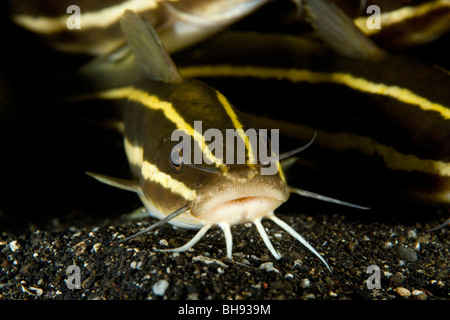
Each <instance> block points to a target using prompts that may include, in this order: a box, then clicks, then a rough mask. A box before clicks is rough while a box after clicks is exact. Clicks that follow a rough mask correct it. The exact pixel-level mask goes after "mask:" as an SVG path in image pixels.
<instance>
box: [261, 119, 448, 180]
mask: <svg viewBox="0 0 450 320" xmlns="http://www.w3.org/2000/svg"><path fill="white" fill-rule="evenodd" d="M257 120H258V119H257V118H256V117H255V119H254V121H257ZM264 123H265V124H266V123H268V124H270V126H277V127H280V128H283V131H284V133H285V134H287V135H289V136H291V137H293V138H299V139H303V140H304V139H307V138H308V137H309V136H310V135H311V133H312V132H314V131H316V129H313V128H311V127H308V126H305V125H300V124H296V123H291V122H288V121H283V120H273V119H270V120H267V122H266V121H265V122H264ZM316 143H317V144H319V145H322V146H327V147H328V148H330V149H333V150H336V151H345V150H357V151H359V152H361V153H362V154H364V155H366V156H373V155H374V154H378V155H379V156H380V157H381V158H382V159H383V160H384V163H385V165H386V167H387V168H390V169H392V170H402V171H405V172H412V171H417V172H422V173H426V174H430V175H436V176H440V177H450V163H449V162H445V161H440V160H431V159H421V158H418V157H417V156H415V155H411V154H403V153H401V152H399V151H397V150H396V149H394V148H393V147H390V146H387V145H384V144H381V143H379V142H377V141H375V140H374V139H373V138H370V137H366V136H360V135H355V134H351V133H345V132H328V131H323V130H320V131H319V132H318V134H317V138H316Z"/></svg>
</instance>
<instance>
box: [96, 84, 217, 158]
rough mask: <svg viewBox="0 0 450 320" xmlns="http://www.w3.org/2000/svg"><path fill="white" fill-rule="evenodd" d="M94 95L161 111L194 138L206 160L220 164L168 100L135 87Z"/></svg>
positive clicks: (201, 138) (200, 137)
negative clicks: (127, 101)
mask: <svg viewBox="0 0 450 320" xmlns="http://www.w3.org/2000/svg"><path fill="white" fill-rule="evenodd" d="M96 96H97V97H98V98H102V99H128V100H131V101H135V102H138V103H141V104H142V105H144V106H146V107H148V108H150V109H153V110H161V111H163V112H164V115H165V116H166V118H167V119H169V120H170V121H172V122H173V123H174V124H175V125H176V126H177V128H178V129H180V130H183V131H184V132H186V133H187V134H189V135H190V136H191V137H193V138H194V141H196V142H197V144H198V145H199V147H200V148H201V150H202V152H203V154H204V155H205V156H206V157H207V158H208V160H210V161H211V162H212V163H215V164H216V166H218V165H219V164H222V159H219V158H216V157H215V156H214V155H213V154H212V153H211V151H210V150H209V148H208V146H207V145H206V142H205V139H204V138H203V136H202V135H201V134H200V133H198V132H196V131H195V130H194V128H192V126H190V125H189V124H188V123H186V121H184V119H183V117H182V116H181V115H180V114H179V113H178V112H177V111H176V110H175V109H174V108H173V105H172V104H171V103H170V102H167V101H161V100H159V99H158V97H156V96H151V95H149V94H148V93H147V92H145V91H142V90H140V89H136V88H134V87H123V88H117V89H112V90H109V91H104V92H100V93H97V94H96Z"/></svg>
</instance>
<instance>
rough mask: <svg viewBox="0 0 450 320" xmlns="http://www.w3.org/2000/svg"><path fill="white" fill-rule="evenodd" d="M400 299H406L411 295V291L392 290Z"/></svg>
mask: <svg viewBox="0 0 450 320" xmlns="http://www.w3.org/2000/svg"><path fill="white" fill-rule="evenodd" d="M394 291H395V292H397V293H398V294H399V295H400V296H401V297H404V298H407V297H409V296H410V295H411V291H409V290H408V289H406V288H403V287H397V288H395V289H394Z"/></svg>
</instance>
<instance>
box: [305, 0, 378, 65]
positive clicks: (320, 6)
mask: <svg viewBox="0 0 450 320" xmlns="http://www.w3.org/2000/svg"><path fill="white" fill-rule="evenodd" d="M304 2H305V9H306V11H307V12H308V19H309V21H310V23H311V24H312V26H313V27H314V29H315V30H316V32H317V33H318V34H319V36H320V38H321V39H322V40H323V41H324V42H325V43H326V44H328V45H329V46H330V47H332V48H333V49H334V51H336V52H337V53H339V54H342V55H344V56H347V57H350V58H356V59H363V60H369V61H376V60H378V59H381V58H383V57H384V56H385V52H384V51H383V50H381V49H380V48H379V47H378V46H377V45H376V44H375V43H373V42H372V40H370V39H369V38H368V37H367V36H366V35H365V34H364V33H363V32H362V31H361V30H359V29H358V27H357V26H356V25H355V24H354V23H353V21H352V19H350V18H349V17H348V16H347V15H346V14H345V13H344V12H343V11H342V10H341V9H339V8H338V7H337V6H336V5H334V4H333V3H332V2H330V1H326V0H305V1H304Z"/></svg>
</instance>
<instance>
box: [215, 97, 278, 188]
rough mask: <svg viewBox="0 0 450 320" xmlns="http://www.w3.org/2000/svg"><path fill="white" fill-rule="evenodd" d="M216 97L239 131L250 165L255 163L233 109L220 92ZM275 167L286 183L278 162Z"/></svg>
mask: <svg viewBox="0 0 450 320" xmlns="http://www.w3.org/2000/svg"><path fill="white" fill-rule="evenodd" d="M217 97H218V98H219V101H220V103H222V105H223V107H224V108H225V111H226V112H227V114H228V116H229V117H230V119H231V121H232V122H233V125H234V127H235V128H236V129H237V130H239V129H240V130H239V131H238V132H239V135H240V137H241V138H242V140H243V141H244V142H245V146H246V148H247V150H248V158H249V162H250V163H256V161H255V158H254V157H253V147H252V145H251V143H250V142H249V141H250V139H249V138H248V136H247V135H245V133H244V131H243V129H242V128H243V126H242V124H241V123H240V121H239V120H238V117H237V115H236V113H235V112H234V111H233V108H232V107H231V105H230V103H229V102H228V100H227V98H225V97H224V96H223V95H222V94H221V93H220V92H218V91H217ZM276 166H277V169H278V173H279V174H280V178H281V180H282V181H283V182H286V179H285V177H284V173H283V170H282V168H281V164H280V161H277V162H276Z"/></svg>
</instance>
